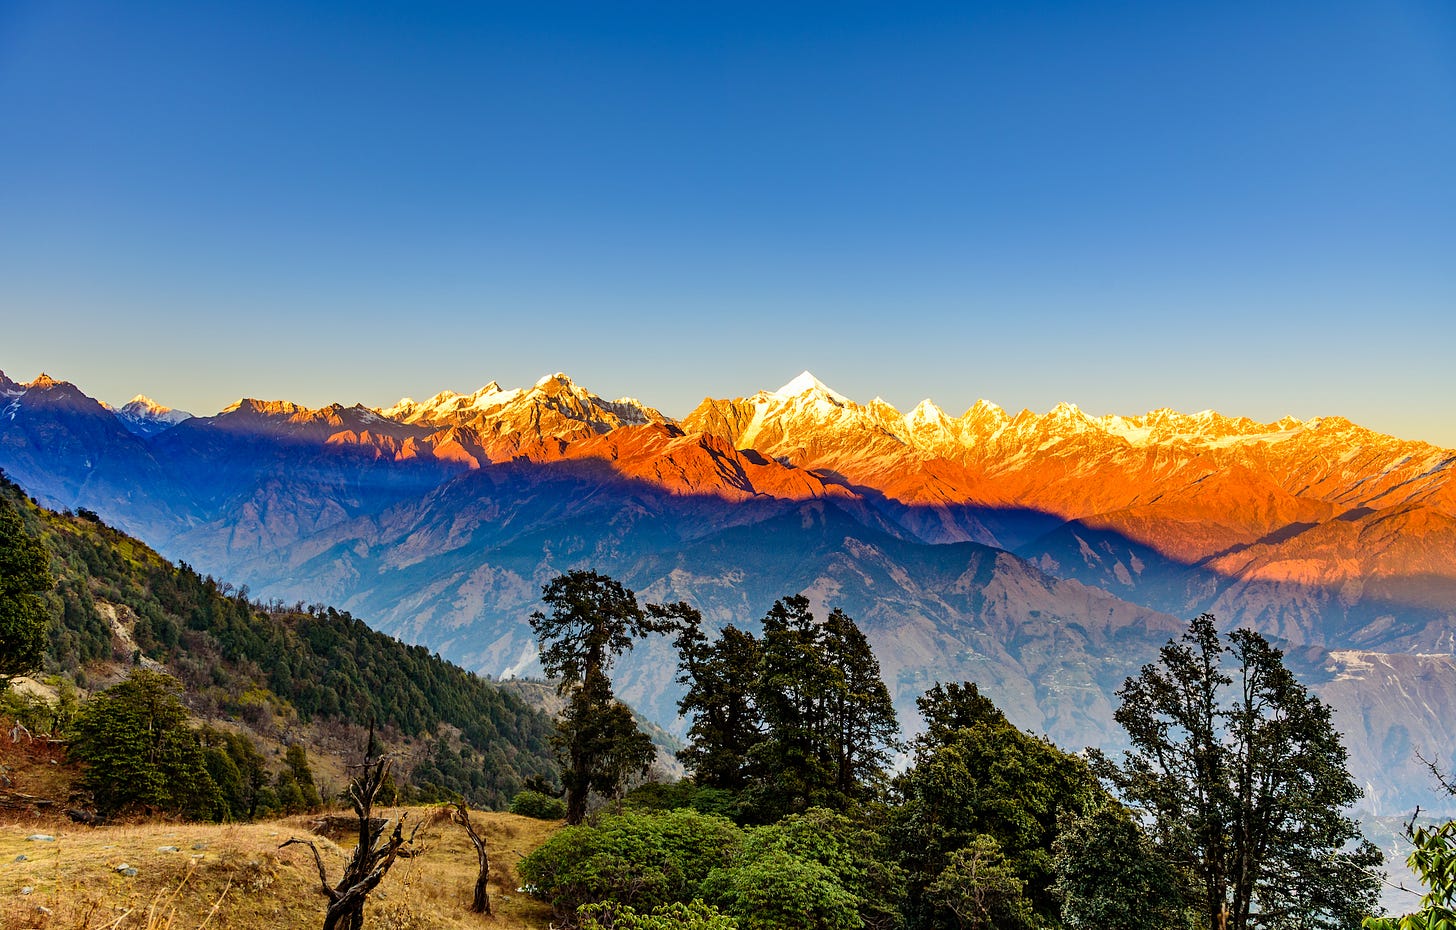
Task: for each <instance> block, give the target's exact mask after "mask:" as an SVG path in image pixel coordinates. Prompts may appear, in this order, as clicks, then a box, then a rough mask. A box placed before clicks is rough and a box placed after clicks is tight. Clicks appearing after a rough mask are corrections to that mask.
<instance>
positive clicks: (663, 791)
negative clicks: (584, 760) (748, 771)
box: [623, 779, 743, 823]
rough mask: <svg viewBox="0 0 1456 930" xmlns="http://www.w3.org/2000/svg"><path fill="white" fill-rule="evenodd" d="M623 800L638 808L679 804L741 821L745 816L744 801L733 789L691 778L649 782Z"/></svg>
mask: <svg viewBox="0 0 1456 930" xmlns="http://www.w3.org/2000/svg"><path fill="white" fill-rule="evenodd" d="M623 803H625V804H626V805H627V806H629V807H632V808H636V809H637V810H648V811H670V810H676V809H677V808H679V807H685V808H689V809H691V810H695V811H697V812H698V813H700V814H717V815H718V816H719V817H727V818H728V819H729V820H732V821H733V822H735V823H737V822H738V821H739V820H741V819H742V816H743V802H742V800H741V799H740V798H739V797H738V795H736V794H734V793H733V792H732V791H727V790H724V789H722V788H711V787H709V786H707V785H702V784H698V783H697V782H696V781H693V780H691V779H683V780H682V781H674V782H647V783H646V784H642V785H638V786H637V787H636V788H633V789H632V790H631V791H629V792H628V793H627V796H626V797H625V798H623Z"/></svg>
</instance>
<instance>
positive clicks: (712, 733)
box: [648, 603, 764, 791]
mask: <svg viewBox="0 0 1456 930" xmlns="http://www.w3.org/2000/svg"><path fill="white" fill-rule="evenodd" d="M648 610H649V611H650V612H651V613H652V615H653V616H654V617H657V618H658V619H661V620H664V621H666V622H668V623H669V624H671V626H672V628H673V629H674V630H675V631H676V633H677V636H676V638H675V639H674V641H673V644H674V645H675V646H676V647H677V653H678V670H679V671H678V678H677V680H678V682H679V683H681V684H682V685H683V686H684V688H685V689H686V690H685V692H684V694H683V697H682V700H680V701H678V705H677V709H678V713H680V714H683V715H684V716H686V717H688V718H689V719H691V720H692V723H691V725H690V726H689V727H688V745H687V746H686V747H685V748H684V749H682V750H680V751H679V752H678V754H677V756H678V759H680V760H681V761H682V763H683V764H684V765H685V766H687V767H688V770H689V771H691V772H692V774H693V779H694V780H695V781H696V782H697V783H698V784H700V785H704V786H706V787H710V788H722V789H724V790H728V791H741V790H742V789H743V788H745V787H747V785H748V783H749V781H750V779H751V778H752V777H753V772H752V771H751V770H750V769H749V767H748V764H747V762H748V759H749V758H750V755H751V753H752V751H753V748H754V747H755V746H757V745H758V744H759V743H761V742H763V739H764V729H763V717H762V715H761V714H760V713H759V711H758V704H757V702H756V700H755V698H754V690H755V687H756V685H757V681H758V667H759V663H760V662H761V661H762V658H763V651H762V649H761V648H760V645H759V642H758V640H757V639H756V638H755V637H754V636H753V634H752V633H748V632H745V631H743V630H740V629H738V628H737V627H735V626H731V625H730V626H727V627H724V628H723V630H722V632H720V633H719V634H718V638H717V639H716V640H711V641H710V640H709V639H708V637H707V635H706V634H705V633H704V632H703V618H702V615H701V614H699V613H698V611H697V610H695V609H694V608H692V607H690V606H688V605H687V604H683V603H677V604H668V605H657V604H653V605H650V606H649V608H648Z"/></svg>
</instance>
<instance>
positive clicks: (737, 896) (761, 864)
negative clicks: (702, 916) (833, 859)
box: [703, 849, 865, 930]
mask: <svg viewBox="0 0 1456 930" xmlns="http://www.w3.org/2000/svg"><path fill="white" fill-rule="evenodd" d="M703 897H704V898H706V899H707V900H709V901H712V902H714V903H715V904H717V905H719V906H720V907H722V908H723V910H725V911H727V912H728V913H729V914H732V915H733V916H734V917H737V918H738V924H739V926H740V927H742V928H743V930H860V928H862V927H864V925H865V924H864V921H863V920H862V919H861V918H860V915H859V899H858V898H856V897H855V896H854V895H852V894H850V893H849V892H848V891H846V890H845V889H844V886H843V885H841V884H840V883H839V880H838V879H837V878H836V877H835V875H834V873H833V872H831V871H830V870H829V869H827V868H825V867H824V866H822V865H820V864H819V863H817V862H810V861H808V860H805V859H800V858H799V857H798V856H794V855H790V854H789V853H787V852H785V851H784V850H782V849H771V850H769V851H767V852H765V853H764V854H763V855H761V856H758V857H757V858H754V859H750V860H747V861H745V862H742V863H739V864H737V865H735V866H733V867H731V868H726V869H717V870H715V871H714V872H713V873H712V875H710V876H709V877H708V880H707V881H706V882H704V884H703Z"/></svg>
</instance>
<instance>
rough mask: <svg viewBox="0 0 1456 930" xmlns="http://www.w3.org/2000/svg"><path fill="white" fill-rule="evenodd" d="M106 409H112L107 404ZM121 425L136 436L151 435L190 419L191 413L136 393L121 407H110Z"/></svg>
mask: <svg viewBox="0 0 1456 930" xmlns="http://www.w3.org/2000/svg"><path fill="white" fill-rule="evenodd" d="M108 409H112V408H110V407H109V406H108ZM112 412H113V413H115V414H116V416H117V418H118V419H120V420H121V425H122V426H124V427H126V429H127V431H128V432H131V433H134V434H136V435H138V436H152V435H155V434H156V433H160V432H162V431H163V430H165V429H170V428H171V427H173V426H176V425H177V424H178V423H181V422H182V421H183V420H190V419H192V414H190V413H188V412H187V411H186V410H173V409H172V408H171V407H168V406H166V405H164V404H159V403H157V402H156V401H154V400H152V399H151V398H150V397H148V396H147V395H145V394H138V395H137V396H135V397H133V398H132V399H131V400H129V401H127V402H126V403H125V404H123V405H122V406H121V409H119V410H117V409H112Z"/></svg>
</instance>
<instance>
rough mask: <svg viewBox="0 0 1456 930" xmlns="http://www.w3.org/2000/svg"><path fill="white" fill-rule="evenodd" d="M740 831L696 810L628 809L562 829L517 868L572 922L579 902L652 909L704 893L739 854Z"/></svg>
mask: <svg viewBox="0 0 1456 930" xmlns="http://www.w3.org/2000/svg"><path fill="white" fill-rule="evenodd" d="M740 836H741V834H740V833H739V831H738V828H737V827H735V826H734V825H733V824H732V822H730V821H728V820H725V819H723V818H722V817H714V816H710V815H706V814H699V813H697V812H695V811H690V810H677V811H672V812H670V813H665V814H648V813H635V812H629V813H625V814H620V815H617V816H608V817H603V818H601V820H600V821H599V822H598V824H597V825H596V826H580V827H567V828H566V829H564V830H561V831H559V832H558V833H556V835H554V836H552V837H551V839H549V840H547V841H546V843H545V844H543V845H542V846H541V847H540V848H539V849H537V850H536V851H535V852H533V853H531V855H529V856H527V857H526V858H525V860H523V861H522V862H521V864H520V866H519V871H520V874H521V877H522V878H523V879H525V881H526V883H527V884H528V885H529V886H530V889H531V894H533V895H535V896H536V897H537V898H540V899H541V900H543V901H546V902H547V903H549V904H550V905H551V907H552V909H553V910H554V911H555V913H556V916H557V917H558V918H565V919H566V920H568V921H573V920H575V919H576V911H577V908H579V907H580V906H581V905H583V904H592V903H597V902H611V903H613V904H615V905H626V906H630V907H632V908H635V909H637V910H638V911H647V910H650V909H652V908H654V907H657V906H659V905H664V904H671V903H674V902H680V903H687V902H689V901H691V900H692V899H693V898H696V897H700V895H699V888H700V886H701V885H702V883H703V880H704V879H705V878H707V876H708V873H709V872H710V871H712V870H713V869H714V868H715V867H716V866H719V865H721V864H722V863H723V862H724V861H725V859H727V858H731V857H732V856H733V855H734V853H735V851H736V850H737V848H738V843H739V839H740Z"/></svg>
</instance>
